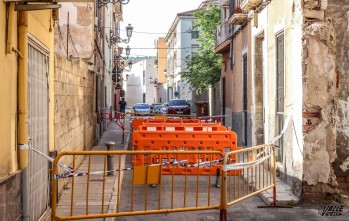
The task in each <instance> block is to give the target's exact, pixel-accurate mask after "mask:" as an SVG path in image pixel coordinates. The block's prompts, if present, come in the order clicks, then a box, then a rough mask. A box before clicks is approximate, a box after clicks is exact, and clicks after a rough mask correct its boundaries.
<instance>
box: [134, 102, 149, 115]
mask: <svg viewBox="0 0 349 221" xmlns="http://www.w3.org/2000/svg"><path fill="white" fill-rule="evenodd" d="M134 113H135V114H150V105H149V104H146V103H137V104H135V106H134Z"/></svg>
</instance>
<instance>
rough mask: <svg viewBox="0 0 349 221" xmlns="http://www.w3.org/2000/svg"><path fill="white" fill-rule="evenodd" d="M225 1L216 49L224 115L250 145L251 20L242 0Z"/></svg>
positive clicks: (243, 142) (242, 143) (241, 141)
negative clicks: (219, 58) (241, 2)
mask: <svg viewBox="0 0 349 221" xmlns="http://www.w3.org/2000/svg"><path fill="white" fill-rule="evenodd" d="M221 5H222V7H221V12H222V16H221V19H222V22H221V25H220V26H219V27H218V29H217V42H216V48H215V52H216V53H219V54H222V68H221V94H222V97H221V102H222V115H224V116H225V117H224V119H225V120H224V123H225V126H227V127H231V128H232V130H233V131H235V132H236V134H237V137H238V145H239V146H244V147H247V146H251V145H252V130H251V128H252V121H251V103H252V99H251V82H252V80H251V76H252V75H251V73H252V71H251V61H252V59H251V57H252V54H251V37H250V36H251V22H250V19H248V15H247V13H246V12H243V11H242V10H241V7H240V1H231V2H229V1H222V2H221Z"/></svg>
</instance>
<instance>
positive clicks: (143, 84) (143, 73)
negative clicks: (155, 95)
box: [143, 71, 146, 86]
mask: <svg viewBox="0 0 349 221" xmlns="http://www.w3.org/2000/svg"><path fill="white" fill-rule="evenodd" d="M145 81H146V80H145V71H143V85H144V86H145Z"/></svg>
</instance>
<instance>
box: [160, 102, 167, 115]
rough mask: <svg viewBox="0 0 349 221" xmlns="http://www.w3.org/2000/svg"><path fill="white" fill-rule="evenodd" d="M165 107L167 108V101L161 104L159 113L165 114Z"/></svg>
mask: <svg viewBox="0 0 349 221" xmlns="http://www.w3.org/2000/svg"><path fill="white" fill-rule="evenodd" d="M167 108H168V103H163V104H162V105H161V110H160V113H161V114H167Z"/></svg>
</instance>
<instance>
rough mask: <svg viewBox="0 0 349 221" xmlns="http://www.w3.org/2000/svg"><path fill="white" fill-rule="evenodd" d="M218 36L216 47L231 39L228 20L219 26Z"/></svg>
mask: <svg viewBox="0 0 349 221" xmlns="http://www.w3.org/2000/svg"><path fill="white" fill-rule="evenodd" d="M216 36H217V37H216V46H218V45H220V44H222V43H223V42H224V41H226V40H227V39H228V38H229V37H230V23H229V21H228V20H225V21H224V22H223V23H222V24H220V25H219V27H218V28H217V35H216Z"/></svg>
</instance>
